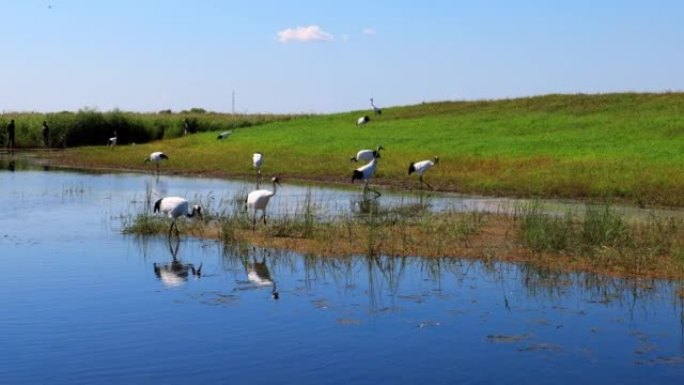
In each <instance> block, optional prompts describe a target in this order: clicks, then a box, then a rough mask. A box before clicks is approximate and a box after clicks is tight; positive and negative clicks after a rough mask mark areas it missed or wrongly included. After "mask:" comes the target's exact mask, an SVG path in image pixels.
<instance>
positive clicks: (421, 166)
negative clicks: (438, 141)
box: [408, 156, 439, 189]
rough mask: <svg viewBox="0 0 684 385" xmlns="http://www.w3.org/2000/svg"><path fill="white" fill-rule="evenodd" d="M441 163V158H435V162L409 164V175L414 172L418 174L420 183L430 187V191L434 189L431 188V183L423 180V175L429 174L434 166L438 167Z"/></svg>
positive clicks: (424, 161)
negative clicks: (428, 171)
mask: <svg viewBox="0 0 684 385" xmlns="http://www.w3.org/2000/svg"><path fill="white" fill-rule="evenodd" d="M437 163H439V157H438V156H435V157H434V159H433V160H421V161H420V162H412V163H411V164H409V169H408V174H409V175H411V174H413V173H414V172H415V173H416V174H418V179H419V180H420V183H422V184H425V185H426V186H428V187H429V188H430V189H432V186H430V184H429V183H427V182H426V181H424V180H423V174H425V173H426V172H427V170H429V169H430V168H431V167H432V166H434V165H436V164H437Z"/></svg>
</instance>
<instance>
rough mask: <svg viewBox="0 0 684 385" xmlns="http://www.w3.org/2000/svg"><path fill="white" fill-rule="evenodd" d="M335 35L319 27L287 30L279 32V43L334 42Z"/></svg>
mask: <svg viewBox="0 0 684 385" xmlns="http://www.w3.org/2000/svg"><path fill="white" fill-rule="evenodd" d="M333 39H334V37H333V35H332V34H330V33H328V32H325V31H324V30H322V29H321V27H319V26H317V25H310V26H308V27H297V28H287V29H284V30H282V31H279V32H278V41H279V42H281V43H289V42H291V41H299V42H304V43H306V42H310V41H332V40H333Z"/></svg>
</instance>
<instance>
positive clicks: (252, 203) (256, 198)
mask: <svg viewBox="0 0 684 385" xmlns="http://www.w3.org/2000/svg"><path fill="white" fill-rule="evenodd" d="M271 182H272V183H273V191H270V190H266V189H260V190H254V191H252V192H250V193H249V195H247V210H248V211H249V210H251V211H252V215H253V218H252V231H254V229H256V216H257V211H259V210H261V219H263V221H264V225H265V224H266V206H267V205H268V201H269V200H270V199H271V197H272V196H274V195H275V194H276V185H279V186H280V180H279V179H278V177H277V176H274V177H273V178H271Z"/></svg>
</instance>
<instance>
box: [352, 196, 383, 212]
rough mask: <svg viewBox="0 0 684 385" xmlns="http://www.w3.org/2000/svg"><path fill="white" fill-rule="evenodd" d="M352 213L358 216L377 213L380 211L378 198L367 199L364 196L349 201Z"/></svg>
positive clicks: (367, 197)
mask: <svg viewBox="0 0 684 385" xmlns="http://www.w3.org/2000/svg"><path fill="white" fill-rule="evenodd" d="M351 206H352V211H353V212H356V213H358V214H371V213H377V212H378V210H379V209H380V202H379V200H378V197H369V196H367V195H365V194H364V196H363V197H362V198H361V199H352V200H351Z"/></svg>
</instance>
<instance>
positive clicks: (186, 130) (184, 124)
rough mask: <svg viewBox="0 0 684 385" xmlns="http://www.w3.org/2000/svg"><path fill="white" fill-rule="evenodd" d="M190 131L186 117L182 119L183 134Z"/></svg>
mask: <svg viewBox="0 0 684 385" xmlns="http://www.w3.org/2000/svg"><path fill="white" fill-rule="evenodd" d="M189 132H190V121H189V120H188V118H185V119H184V120H183V135H187V134H188V133H189Z"/></svg>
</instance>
